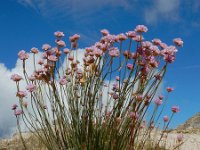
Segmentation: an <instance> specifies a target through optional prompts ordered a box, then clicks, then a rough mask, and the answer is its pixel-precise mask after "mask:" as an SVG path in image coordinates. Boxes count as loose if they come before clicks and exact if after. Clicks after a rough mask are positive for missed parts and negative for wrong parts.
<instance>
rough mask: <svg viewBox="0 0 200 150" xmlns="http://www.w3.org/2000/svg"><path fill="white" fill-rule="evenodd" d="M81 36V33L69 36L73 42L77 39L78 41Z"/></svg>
mask: <svg viewBox="0 0 200 150" xmlns="http://www.w3.org/2000/svg"><path fill="white" fill-rule="evenodd" d="M79 38H80V35H79V34H74V35H73V36H70V37H69V40H70V41H71V42H75V41H77V40H78V39H79Z"/></svg>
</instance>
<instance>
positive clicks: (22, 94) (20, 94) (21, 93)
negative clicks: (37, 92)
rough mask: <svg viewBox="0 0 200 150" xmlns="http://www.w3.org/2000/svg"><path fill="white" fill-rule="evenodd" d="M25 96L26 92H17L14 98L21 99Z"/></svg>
mask: <svg viewBox="0 0 200 150" xmlns="http://www.w3.org/2000/svg"><path fill="white" fill-rule="evenodd" d="M26 95H27V93H26V91H18V92H17V94H16V96H17V97H19V98H23V97H25V96H26Z"/></svg>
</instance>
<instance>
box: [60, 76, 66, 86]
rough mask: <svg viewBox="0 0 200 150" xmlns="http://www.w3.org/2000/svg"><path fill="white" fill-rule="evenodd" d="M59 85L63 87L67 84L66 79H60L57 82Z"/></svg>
mask: <svg viewBox="0 0 200 150" xmlns="http://www.w3.org/2000/svg"><path fill="white" fill-rule="evenodd" d="M59 84H60V85H65V84H67V80H66V78H62V79H60V80H59Z"/></svg>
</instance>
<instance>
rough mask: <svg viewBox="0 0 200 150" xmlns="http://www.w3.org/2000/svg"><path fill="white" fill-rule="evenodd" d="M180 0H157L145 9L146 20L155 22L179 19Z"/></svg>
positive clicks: (151, 22)
mask: <svg viewBox="0 0 200 150" xmlns="http://www.w3.org/2000/svg"><path fill="white" fill-rule="evenodd" d="M179 7H180V0H155V1H153V5H152V6H151V7H148V8H146V9H145V12H144V17H145V21H146V22H147V23H149V24H154V23H156V22H157V21H159V20H163V19H165V20H167V21H169V22H170V21H177V20H178V19H179Z"/></svg>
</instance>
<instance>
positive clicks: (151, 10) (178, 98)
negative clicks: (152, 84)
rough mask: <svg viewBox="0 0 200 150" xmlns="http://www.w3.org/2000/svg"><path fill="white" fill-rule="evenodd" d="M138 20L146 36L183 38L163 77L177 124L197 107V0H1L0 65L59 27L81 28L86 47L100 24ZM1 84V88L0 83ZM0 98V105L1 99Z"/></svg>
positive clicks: (118, 27) (118, 28)
mask: <svg viewBox="0 0 200 150" xmlns="http://www.w3.org/2000/svg"><path fill="white" fill-rule="evenodd" d="M138 24H144V25H146V26H147V27H148V29H149V31H148V32H147V33H146V34H145V39H147V40H152V39H153V38H155V37H158V38H160V39H161V40H162V41H164V42H166V43H168V44H172V39H173V38H176V37H181V38H182V39H183V41H184V47H183V48H181V49H180V50H179V52H178V54H177V60H176V61H175V63H174V64H172V65H170V66H169V69H168V73H167V75H166V78H165V81H164V86H165V87H166V86H173V87H174V88H175V92H174V93H172V94H171V96H170V99H169V105H168V106H169V107H171V106H172V105H173V104H176V105H179V106H180V109H181V112H180V113H179V114H178V115H177V117H176V118H175V120H174V126H176V125H179V124H181V123H183V122H184V121H185V120H187V119H188V118H189V117H191V116H192V115H194V114H196V113H197V112H199V111H200V103H199V100H200V99H199V97H200V96H199V95H198V94H199V93H200V88H199V85H200V79H199V77H200V59H199V56H200V50H199V47H200V45H199V43H200V42H199V41H200V1H199V0H190V1H188V0H153V1H148V0H143V1H141V0H105V1H102V0H85V1H83V0H73V1H70V0H56V1H55V0H6V1H0V41H1V42H0V43H1V44H0V51H1V55H0V64H4V66H3V69H4V71H9V70H11V69H13V68H15V64H16V61H17V53H18V51H19V50H21V49H25V50H27V51H29V50H30V48H32V47H34V46H35V47H38V48H41V46H42V44H44V43H50V44H51V43H53V41H54V36H53V33H54V32H55V31H57V30H60V31H63V32H64V33H65V35H66V37H68V36H70V35H73V34H74V33H79V34H80V35H81V39H80V46H79V47H81V48H84V47H86V46H90V45H91V44H93V43H94V42H95V41H96V40H98V39H99V38H100V32H99V31H100V30H101V29H103V28H106V29H108V30H109V31H110V32H111V33H116V34H117V33H121V32H126V31H129V30H133V29H134V28H135V26H136V25H138ZM67 40H68V39H67V38H66V39H65V41H67ZM67 44H69V42H68V41H67ZM1 68H2V66H1ZM5 84H6V83H5ZM0 86H2V88H3V87H4V85H3V83H1V85H0ZM1 101H4V99H2V97H1ZM6 101H9V99H6ZM5 103H6V102H5ZM0 104H1V106H0V109H1V107H2V106H3V104H4V102H0ZM8 104H9V103H8ZM8 113H12V112H10V110H8ZM1 115H2V114H0V118H3V117H2V116H1ZM0 131H1V130H0ZM0 135H1V134H0Z"/></svg>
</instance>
